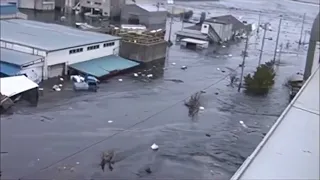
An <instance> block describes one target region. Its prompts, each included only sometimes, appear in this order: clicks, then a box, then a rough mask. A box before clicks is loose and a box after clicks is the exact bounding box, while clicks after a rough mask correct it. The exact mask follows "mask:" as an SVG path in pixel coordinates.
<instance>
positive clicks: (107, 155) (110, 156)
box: [100, 150, 114, 171]
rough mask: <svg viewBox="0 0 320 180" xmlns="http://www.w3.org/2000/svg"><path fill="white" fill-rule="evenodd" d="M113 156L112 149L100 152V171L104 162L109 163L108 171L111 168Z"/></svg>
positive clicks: (103, 166)
mask: <svg viewBox="0 0 320 180" xmlns="http://www.w3.org/2000/svg"><path fill="white" fill-rule="evenodd" d="M113 157H114V151H112V150H111V151H106V152H103V153H102V156H101V162H100V166H101V169H102V171H104V168H105V165H106V164H109V170H110V171H112V170H113V167H112V164H114V162H113V160H112V159H113Z"/></svg>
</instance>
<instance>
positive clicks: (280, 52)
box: [278, 43, 283, 65]
mask: <svg viewBox="0 0 320 180" xmlns="http://www.w3.org/2000/svg"><path fill="white" fill-rule="evenodd" d="M282 48H283V44H282V43H281V44H280V51H279V61H278V65H280V61H281V54H282Z"/></svg>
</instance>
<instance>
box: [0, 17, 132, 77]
mask: <svg viewBox="0 0 320 180" xmlns="http://www.w3.org/2000/svg"><path fill="white" fill-rule="evenodd" d="M0 23H1V25H0V27H1V39H0V43H1V69H0V71H1V73H2V74H6V75H14V74H26V75H28V77H29V75H30V76H32V77H37V79H39V78H40V79H41V80H43V79H48V78H52V77H56V76H61V75H65V74H67V73H68V69H76V70H79V71H81V72H83V73H86V74H90V75H93V76H96V77H101V76H105V75H108V74H110V73H111V72H113V71H118V70H122V69H126V68H130V67H133V66H136V65H138V63H136V62H133V61H130V60H126V59H123V58H120V57H119V56H118V54H119V46H120V37H116V36H111V35H107V34H101V33H95V32H90V31H81V30H78V29H75V28H71V27H66V26H62V25H57V24H48V23H42V22H36V21H29V20H22V19H9V20H1V21H0ZM3 53H4V55H3ZM97 72H99V73H98V74H97Z"/></svg>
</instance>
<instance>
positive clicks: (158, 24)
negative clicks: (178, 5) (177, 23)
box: [121, 4, 167, 29]
mask: <svg viewBox="0 0 320 180" xmlns="http://www.w3.org/2000/svg"><path fill="white" fill-rule="evenodd" d="M166 18H167V10H166V9H164V8H162V7H158V6H155V5H150V4H127V5H125V6H124V7H123V8H122V11H121V21H122V22H123V23H128V24H142V25H145V26H146V27H147V28H148V29H165V27H166Z"/></svg>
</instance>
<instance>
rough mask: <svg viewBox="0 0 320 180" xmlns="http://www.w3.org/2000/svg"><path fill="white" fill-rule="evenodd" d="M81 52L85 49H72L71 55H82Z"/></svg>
mask: <svg viewBox="0 0 320 180" xmlns="http://www.w3.org/2000/svg"><path fill="white" fill-rule="evenodd" d="M80 52H83V48H78V49H71V50H70V51H69V54H75V53H80Z"/></svg>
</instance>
